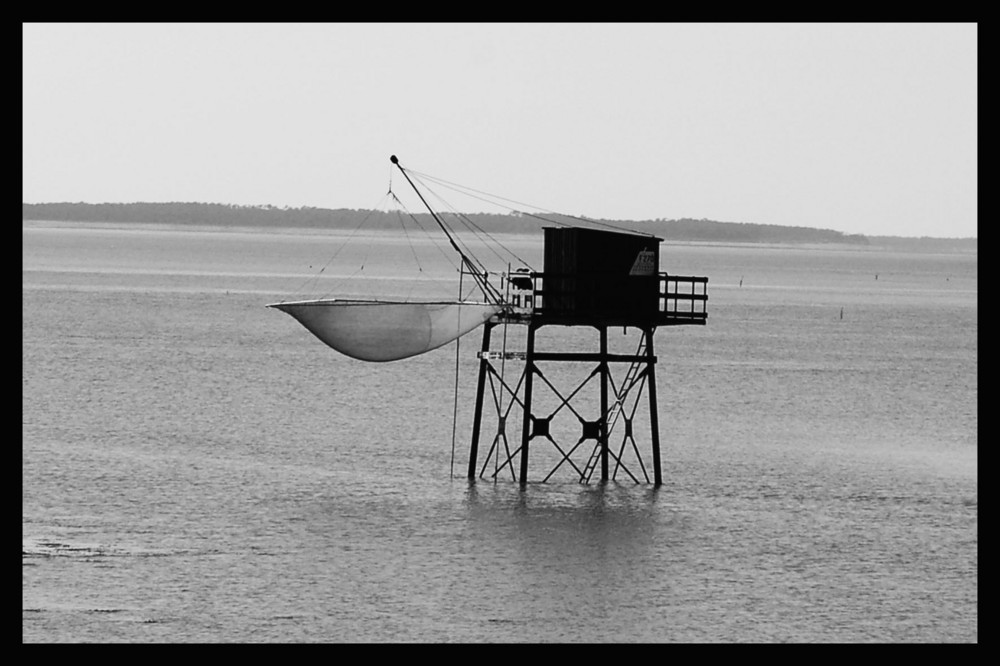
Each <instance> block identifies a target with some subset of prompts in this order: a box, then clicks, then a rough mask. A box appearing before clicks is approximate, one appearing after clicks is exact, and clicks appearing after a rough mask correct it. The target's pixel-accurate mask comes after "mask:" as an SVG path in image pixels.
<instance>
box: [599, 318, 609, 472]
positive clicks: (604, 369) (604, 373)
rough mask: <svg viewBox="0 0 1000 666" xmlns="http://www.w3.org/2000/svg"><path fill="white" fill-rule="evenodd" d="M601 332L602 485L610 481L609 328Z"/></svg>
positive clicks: (604, 328) (601, 327)
mask: <svg viewBox="0 0 1000 666" xmlns="http://www.w3.org/2000/svg"><path fill="white" fill-rule="evenodd" d="M599 330H600V332H601V360H600V361H599V363H600V369H601V422H600V423H601V425H600V437H601V442H600V444H601V483H607V481H608V373H609V369H608V327H607V326H600V327H599Z"/></svg>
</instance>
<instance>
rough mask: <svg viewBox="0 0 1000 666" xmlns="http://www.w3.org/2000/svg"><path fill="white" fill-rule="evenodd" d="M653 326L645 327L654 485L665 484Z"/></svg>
mask: <svg viewBox="0 0 1000 666" xmlns="http://www.w3.org/2000/svg"><path fill="white" fill-rule="evenodd" d="M653 330H654V329H653V328H646V329H643V335H645V336H646V357H647V359H648V360H647V364H648V365H647V366H646V367H647V368H648V370H647V372H648V381H649V429H650V433H651V436H652V442H653V485H654V486H659V485H662V484H663V477H662V476H661V475H660V423H659V417H658V416H657V409H658V408H657V403H656V357H655V356H654V355H653Z"/></svg>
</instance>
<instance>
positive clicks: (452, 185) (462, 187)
mask: <svg viewBox="0 0 1000 666" xmlns="http://www.w3.org/2000/svg"><path fill="white" fill-rule="evenodd" d="M410 173H413V174H415V175H418V176H422V177H424V178H426V179H429V180H433V181H434V182H436V183H439V184H441V185H444V186H446V187H449V188H450V189H453V190H455V191H459V192H462V193H463V194H465V195H466V196H470V197H473V198H477V199H480V200H481V201H486V202H487V203H492V204H494V205H497V206H500V205H501V204H499V203H497V202H496V201H491V200H489V199H484V198H482V197H474V195H472V194H469V192H476V193H477V194H482V195H484V196H487V197H495V198H496V199H497V200H500V201H508V202H510V203H513V204H517V205H518V206H527V207H529V208H535V209H537V210H542V211H545V212H546V213H548V214H549V215H562V216H563V217H568V218H571V219H574V220H579V221H580V222H587V223H589V224H595V225H598V226H602V227H608V228H609V229H615V230H617V231H628V232H630V233H633V234H639V235H640V236H653V235H654V234H651V233H649V232H645V231H638V230H636V229H630V228H628V227H624V226H621V225H616V224H611V223H610V222H604V221H601V220H594V219H591V218H588V217H582V216H579V215H572V214H570V213H559V212H556V211H553V210H548V209H545V208H542V207H541V206H535V205H532V204H527V203H523V202H519V201H515V200H514V199H508V198H506V197H501V196H500V195H498V194H490V193H489V192H483V191H482V190H476V189H473V188H471V187H468V186H466V185H460V184H458V183H453V182H451V181H447V180H444V179H443V178H438V177H436V176H431V175H429V174H425V173H421V172H419V171H412V170H411V171H410ZM466 190H467V191H466ZM503 207H504V208H507V209H508V210H511V211H513V212H515V213H520V214H522V215H527V216H528V217H533V218H536V219H539V220H542V221H545V222H551V223H552V224H557V225H560V226H570V225H569V224H567V223H565V222H560V221H558V220H551V219H548V218H546V217H542V216H541V215H537V214H534V213H528V212H525V211H521V210H517V209H514V208H510V207H508V206H503Z"/></svg>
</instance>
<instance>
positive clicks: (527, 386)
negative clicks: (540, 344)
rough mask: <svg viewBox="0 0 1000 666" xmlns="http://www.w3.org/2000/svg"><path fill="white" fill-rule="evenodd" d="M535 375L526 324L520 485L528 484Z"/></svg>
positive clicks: (531, 327)
mask: <svg viewBox="0 0 1000 666" xmlns="http://www.w3.org/2000/svg"><path fill="white" fill-rule="evenodd" d="M534 374H535V326H534V325H533V324H528V342H527V349H526V350H525V356H524V420H523V421H522V423H521V485H522V486H524V485H525V484H527V483H528V440H529V439H530V438H531V379H532V377H533V376H534Z"/></svg>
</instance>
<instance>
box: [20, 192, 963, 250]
mask: <svg viewBox="0 0 1000 666" xmlns="http://www.w3.org/2000/svg"><path fill="white" fill-rule="evenodd" d="M412 217H413V218H415V220H416V222H417V223H418V224H422V225H427V226H428V228H432V227H434V225H435V223H434V221H433V220H432V219H431V217H430V216H429V215H427V214H422V215H414V216H412ZM467 219H469V220H470V221H471V222H472V223H474V225H475V226H477V227H478V228H479V229H481V230H483V229H485V230H487V231H488V232H489V233H491V234H504V235H511V234H513V235H519V236H540V235H541V233H542V227H543V226H551V224H557V223H558V224H581V222H580V221H579V220H575V219H573V218H567V217H564V216H555V215H550V216H548V220H546V221H551V224H549V225H546V221H540V220H538V219H536V218H531V217H530V216H521V215H497V214H487V213H471V214H468V215H467ZM22 221H23V222H37V223H48V224H58V223H71V224H74V223H75V224H88V225H93V224H100V225H107V226H109V227H116V226H119V225H127V226H130V227H145V228H164V229H177V228H191V227H197V228H202V229H215V230H220V231H225V230H229V231H246V232H258V233H259V232H262V231H265V230H270V231H283V232H291V233H296V232H297V233H310V232H316V231H333V232H352V233H371V232H380V233H392V232H393V231H398V230H399V228H400V220H399V218H398V216H397V215H394V214H391V213H387V212H384V211H366V210H353V209H324V208H275V207H269V206H229V205H225V204H199V203H135V204H87V203H57V204H22ZM596 224H598V225H602V226H603V227H604V228H606V227H607V226H613V227H617V228H619V229H621V230H622V231H634V232H639V233H648V234H653V235H655V236H658V237H660V238H663V239H664V241H665V242H666V243H671V242H674V243H691V244H698V245H715V246H728V245H732V246H738V247H746V246H758V247H768V246H777V247H788V246H795V247H803V248H805V247H819V248H824V247H825V248H830V249H832V248H834V247H844V248H845V249H851V248H853V249H858V250H863V249H871V250H877V249H886V250H899V251H912V252H932V253H963V254H969V253H972V254H975V253H978V239H977V238H929V237H920V238H916V237H900V236H864V235H861V234H844V233H842V232H838V231H833V230H830V229H812V228H808V227H782V226H778V225H764V224H752V223H741V222H717V221H714V220H692V219H681V220H665V219H659V220H641V221H631V220H624V221H622V220H615V221H609V220H598V221H596Z"/></svg>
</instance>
